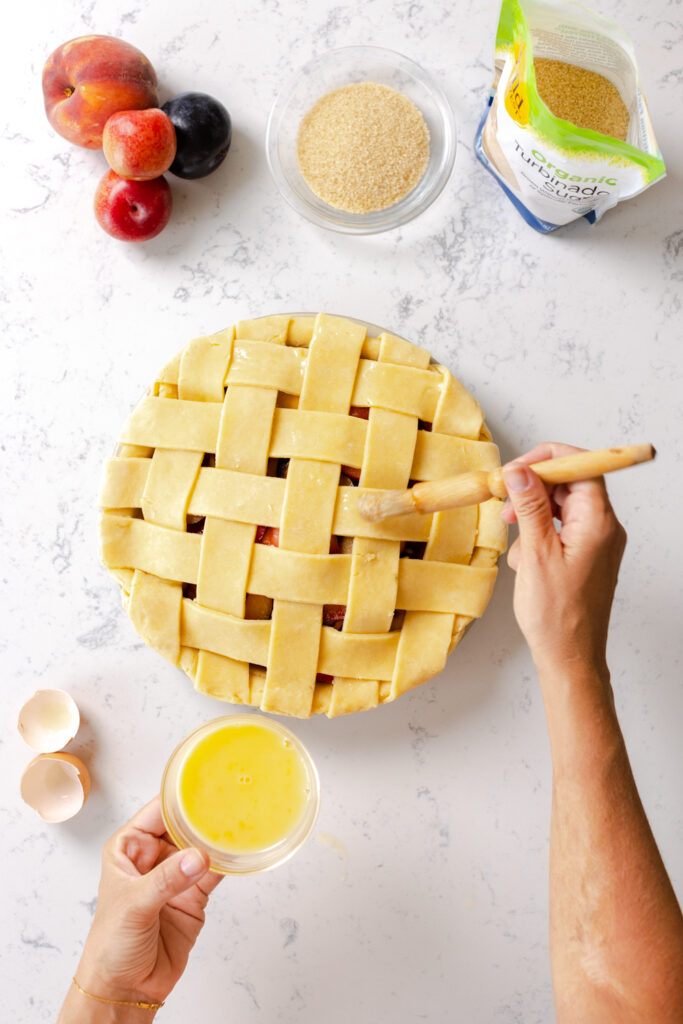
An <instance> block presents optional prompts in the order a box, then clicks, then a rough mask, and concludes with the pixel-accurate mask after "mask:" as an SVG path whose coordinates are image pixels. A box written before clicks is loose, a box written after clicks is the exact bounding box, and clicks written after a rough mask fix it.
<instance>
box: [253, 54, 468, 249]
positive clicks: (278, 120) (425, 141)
mask: <svg viewBox="0 0 683 1024" xmlns="http://www.w3.org/2000/svg"><path fill="white" fill-rule="evenodd" d="M455 150H456V129H455V119H454V117H453V111H452V110H451V107H450V104H449V102H448V100H447V98H446V96H445V94H444V92H443V90H442V89H441V88H440V87H439V86H438V85H437V84H436V82H435V81H434V79H433V78H432V77H431V76H430V75H429V74H427V72H426V71H424V70H423V69H422V68H421V67H419V65H417V64H416V63H415V62H414V61H412V60H409V59H408V58H407V57H404V56H402V55H401V54H399V53H394V52H392V51H391V50H384V49H381V48H379V47H376V46H347V47H343V48H342V49H339V50H330V51H328V52H327V53H324V54H322V55H321V56H320V57H316V58H315V59H313V60H311V61H309V63H308V64H306V65H305V66H304V67H303V68H301V70H300V71H299V72H298V73H297V74H296V75H295V76H294V78H293V79H292V80H291V81H290V82H289V83H287V84H286V85H285V86H284V87H283V89H282V91H281V92H280V94H279V96H278V97H277V99H276V101H275V103H274V105H273V109H272V110H271V113H270V118H269V120H268V127H267V130H266V156H267V158H268V165H269V167H270V171H271V174H272V176H273V179H274V180H275V183H276V185H277V187H278V189H279V190H280V194H281V195H282V197H283V198H284V199H285V200H286V201H287V203H289V205H290V206H292V207H293V208H294V209H295V210H296V211H297V212H298V213H300V214H301V215H302V216H304V217H306V218H307V219H308V220H309V221H312V222H313V223H314V224H317V225H319V226H320V227H324V228H329V229H330V230H332V231H340V232H344V233H347V234H357V235H363V234H374V233H377V232H380V231H388V230H390V229H391V228H396V227H399V226H400V225H401V224H405V223H406V222H407V221H409V220H412V219H413V218H414V217H417V216H418V214H420V213H422V212H423V211H424V210H426V209H427V208H428V207H429V206H430V205H431V204H432V203H433V202H434V200H435V199H436V198H437V196H438V195H439V194H440V193H441V191H442V190H443V188H444V186H445V185H446V182H447V181H448V178H449V176H450V174H451V171H452V169H453V162H454V160H455Z"/></svg>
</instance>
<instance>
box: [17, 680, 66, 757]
mask: <svg viewBox="0 0 683 1024" xmlns="http://www.w3.org/2000/svg"><path fill="white" fill-rule="evenodd" d="M80 722H81V716H80V714H79V711H78V707H77V706H76V702H75V701H74V699H73V697H71V696H70V695H69V694H68V693H67V692H66V691H65V690H36V692H35V693H34V694H33V696H32V697H31V698H30V699H29V700H27V701H26V703H25V704H24V706H23V708H22V709H21V711H20V712H19V720H18V722H17V726H18V728H19V732H20V733H21V735H22V736H23V738H24V740H25V741H26V743H28V745H29V747H30V748H31V750H36V751H37V752H38V753H39V754H51V753H53V752H54V751H56V750H61V749H62V747H65V746H66V745H67V743H70V742H71V740H72V739H73V738H74V736H75V735H76V733H77V732H78V727H79V725H80Z"/></svg>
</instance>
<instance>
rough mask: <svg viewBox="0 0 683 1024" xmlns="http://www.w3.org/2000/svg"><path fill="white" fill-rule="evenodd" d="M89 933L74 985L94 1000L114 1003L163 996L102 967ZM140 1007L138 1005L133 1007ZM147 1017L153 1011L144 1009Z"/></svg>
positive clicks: (158, 1000) (157, 1000)
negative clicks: (91, 944) (91, 943)
mask: <svg viewBox="0 0 683 1024" xmlns="http://www.w3.org/2000/svg"><path fill="white" fill-rule="evenodd" d="M91 938H92V932H91V935H90V936H89V937H88V941H87V942H86V945H85V949H84V951H83V955H82V956H81V960H80V963H79V964H78V967H77V969H76V973H75V976H74V977H75V981H76V986H77V987H78V986H80V987H81V988H83V989H85V991H86V992H88V993H89V994H90V996H91V997H93V998H94V1001H95V1002H96V1001H97V1000H101V999H106V1000H109V1001H112V1002H114V1003H159V1004H161V1003H162V1002H163V999H164V997H163V996H162V995H158V994H156V993H153V992H150V991H145V990H143V989H141V988H138V987H137V986H136V985H134V984H130V983H129V982H128V981H127V980H126V979H125V978H122V977H120V976H117V974H116V972H113V971H110V970H107V969H106V968H104V967H103V958H102V956H101V955H99V951H98V947H97V944H95V947H94V948H92V947H91V946H90V940H91ZM135 1008H136V1009H140V1008H139V1007H135ZM146 1012H147V1015H148V1017H147V1019H151V1017H152V1016H153V1011H151V1010H146Z"/></svg>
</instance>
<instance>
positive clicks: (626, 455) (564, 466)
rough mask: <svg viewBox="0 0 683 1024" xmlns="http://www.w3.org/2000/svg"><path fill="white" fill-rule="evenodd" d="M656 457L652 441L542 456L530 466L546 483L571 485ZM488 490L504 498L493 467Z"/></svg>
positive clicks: (497, 471)
mask: <svg viewBox="0 0 683 1024" xmlns="http://www.w3.org/2000/svg"><path fill="white" fill-rule="evenodd" d="M654 457H655V450H654V448H653V447H652V445H651V444H627V445H622V446H620V447H618V448H596V449H595V451H591V452H576V453H575V454H574V455H561V456H560V457H559V458H557V459H545V460H544V461H543V462H534V463H532V465H531V469H533V471H534V473H536V475H537V476H539V477H540V478H541V480H542V481H543V482H544V483H546V484H571V483H575V482H576V481H577V480H591V479H592V478H593V477H596V476H602V475H603V474H604V473H612V472H613V471H614V470H615V469H625V468H626V467H627V466H635V465H637V464H638V463H639V462H648V461H649V460H650V459H653V458H654ZM487 483H488V486H489V490H490V491H491V494H492V496H493V497H495V498H506V497H507V491H506V489H505V484H504V482H503V471H502V469H494V470H493V472H491V473H489V475H488V480H487Z"/></svg>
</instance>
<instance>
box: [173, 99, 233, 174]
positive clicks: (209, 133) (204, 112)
mask: <svg viewBox="0 0 683 1024" xmlns="http://www.w3.org/2000/svg"><path fill="white" fill-rule="evenodd" d="M161 109H162V110H163V111H164V113H165V114H167V115H168V117H170V119H171V121H172V122H173V127H174V128H175V133H176V139H177V141H178V149H177V150H176V155H175V160H174V161H173V163H172V164H171V166H170V167H169V170H170V171H171V173H172V174H175V175H177V177H179V178H205V177H206V175H207V174H211V172H212V171H215V170H216V168H217V167H218V166H219V165H220V164H222V163H223V160H224V159H225V156H226V153H227V152H228V150H229V149H230V140H231V137H232V124H231V122H230V114H229V113H228V112H227V110H226V109H225V107H224V106H223V104H222V103H219V102H218V100H215V99H214V98H213V96H208V95H207V94H206V93H205V92H183V93H181V94H180V96H176V97H175V98H174V99H172V100H168V102H167V103H164V105H163V107H162V108H161Z"/></svg>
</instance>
